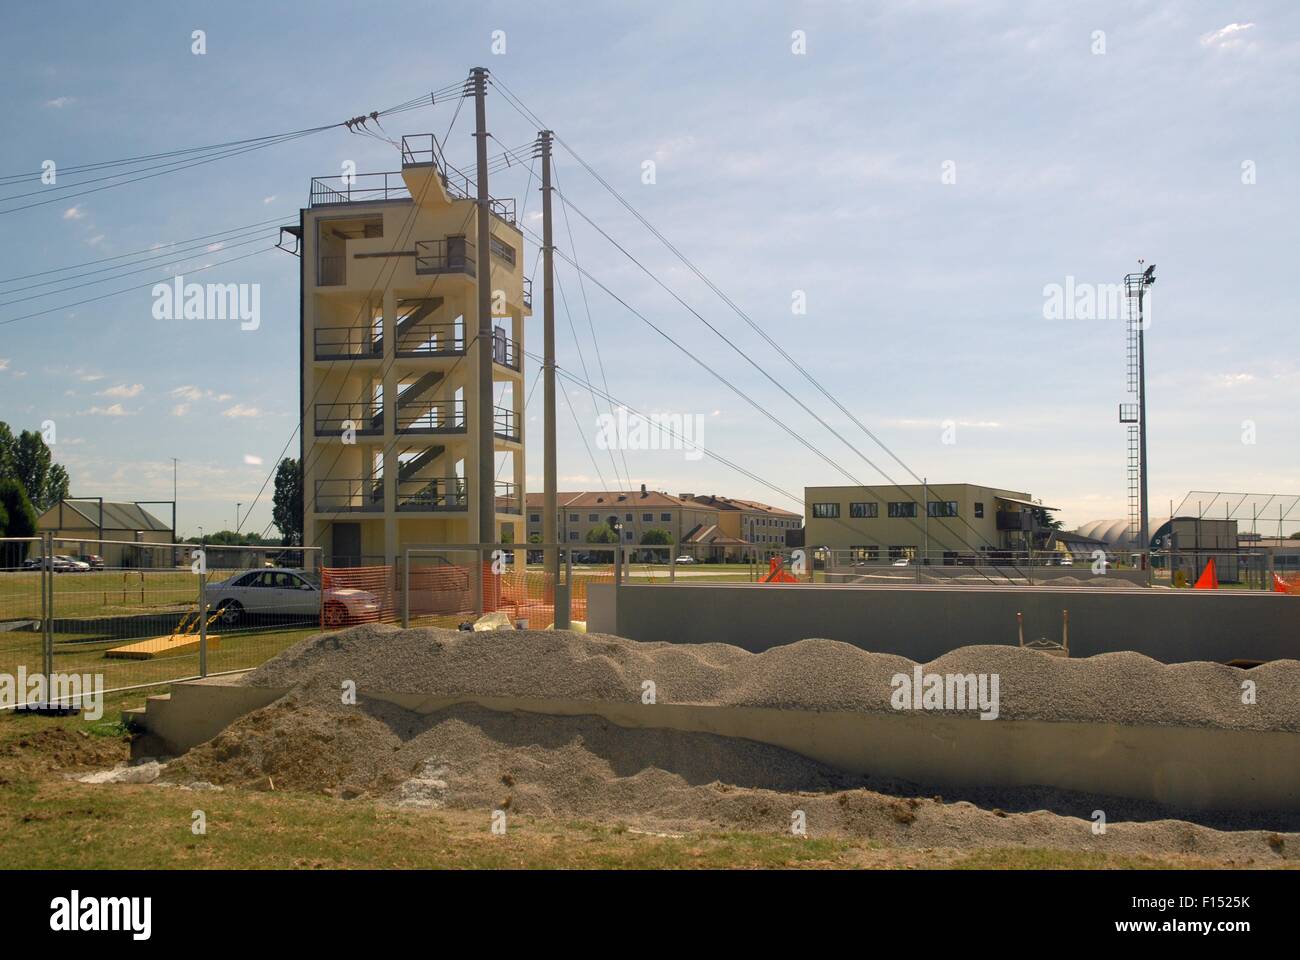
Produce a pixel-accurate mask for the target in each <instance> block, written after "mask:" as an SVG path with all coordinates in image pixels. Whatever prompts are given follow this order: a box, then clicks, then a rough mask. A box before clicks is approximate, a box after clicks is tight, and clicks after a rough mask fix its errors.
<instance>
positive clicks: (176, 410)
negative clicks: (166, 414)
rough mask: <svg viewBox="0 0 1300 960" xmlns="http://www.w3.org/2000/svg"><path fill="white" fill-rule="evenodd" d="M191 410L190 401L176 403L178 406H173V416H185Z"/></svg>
mask: <svg viewBox="0 0 1300 960" xmlns="http://www.w3.org/2000/svg"><path fill="white" fill-rule="evenodd" d="M189 412H190V405H189V404H188V403H178V404H176V406H174V407H172V416H173V417H183V416H185V415H186V414H187V413H189Z"/></svg>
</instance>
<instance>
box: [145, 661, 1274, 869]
mask: <svg viewBox="0 0 1300 960" xmlns="http://www.w3.org/2000/svg"><path fill="white" fill-rule="evenodd" d="M164 778H165V779H167V780H172V781H174V782H178V783H185V782H189V781H193V780H201V781H209V782H212V783H215V784H225V785H234V786H241V787H244V788H250V789H263V790H266V789H275V790H291V791H310V792H320V791H324V792H326V793H328V794H330V795H332V796H335V797H338V798H340V799H343V800H358V799H360V800H366V799H374V800H379V801H382V802H384V803H388V804H392V805H396V806H406V807H417V808H418V807H423V808H439V807H450V808H455V809H463V810H478V811H482V813H483V816H484V823H485V829H486V824H487V822H488V818H489V816H490V814H491V811H494V810H503V811H506V812H507V815H508V816H509V817H514V816H517V815H523V816H535V817H545V818H565V819H567V818H577V819H581V820H584V821H599V822H606V823H617V824H621V825H623V826H626V827H628V828H631V829H638V830H642V831H645V832H660V831H666V832H691V831H700V830H735V829H743V830H750V831H757V832H770V833H783V832H788V831H789V830H790V825H791V818H792V815H793V814H794V813H795V811H799V810H801V811H803V813H804V816H805V817H806V821H807V831H808V834H809V835H810V836H826V835H847V836H855V837H870V838H872V839H873V840H874V841H877V842H879V843H882V844H888V845H896V846H906V847H921V848H933V847H944V848H958V849H974V848H987V847H1014V846H1029V847H1048V848H1053V849H1063V850H1080V851H1103V852H1108V853H1116V854H1148V855H1168V854H1180V855H1188V856H1194V857H1200V858H1205V859H1210V860H1215V861H1219V862H1224V863H1238V864H1247V863H1255V864H1266V863H1275V862H1279V861H1281V860H1283V859H1289V858H1291V857H1294V856H1295V855H1296V852H1297V851H1298V850H1300V834H1277V833H1273V832H1271V831H1272V830H1274V829H1279V828H1284V829H1295V827H1296V826H1297V824H1294V823H1276V822H1270V823H1267V824H1259V823H1252V822H1250V821H1249V819H1248V818H1245V817H1242V816H1232V815H1224V816H1221V817H1218V818H1207V817H1205V816H1204V815H1202V816H1200V817H1199V818H1198V819H1200V820H1201V821H1202V822H1203V823H1213V824H1214V825H1215V826H1216V827H1221V828H1225V829H1215V828H1212V827H1210V826H1204V825H1198V824H1193V823H1188V822H1182V821H1180V820H1174V819H1161V818H1164V817H1168V816H1169V815H1171V814H1174V813H1176V811H1167V810H1161V809H1157V808H1155V807H1152V806H1150V805H1144V804H1137V803H1134V802H1132V801H1123V800H1116V799H1114V798H1110V799H1106V798H1098V797H1091V796H1085V795H1080V794H1067V793H1063V792H1059V791H1052V790H1045V789H1038V790H1033V789H1021V790H1016V791H997V790H980V791H971V792H968V793H966V794H965V795H963V796H961V797H953V796H950V797H948V798H946V799H945V798H942V797H936V796H934V791H933V790H926V789H925V788H924V787H923V786H918V785H915V784H906V783H900V782H896V781H887V780H883V779H873V778H864V777H851V776H849V775H846V774H843V773H841V772H839V771H836V770H834V769H831V768H829V767H826V766H823V765H821V764H818V763H816V762H814V761H811V760H808V759H807V758H804V757H800V756H798V755H795V754H792V753H789V752H788V751H784V750H781V749H779V748H776V747H771V746H768V745H765V744H759V743H753V742H749V741H737V740H732V739H729V738H724V737H718V736H714V735H710V734H702V733H682V732H677V731H669V730H635V729H622V728H619V727H617V726H615V725H612V724H609V723H608V722H606V721H604V720H602V719H600V718H598V717H590V716H589V717H551V716H539V715H535V714H524V713H499V712H495V711H491V710H486V709H484V708H481V707H477V706H473V705H459V706H455V707H452V708H449V709H447V710H443V711H440V712H438V713H435V714H431V715H428V716H421V715H418V714H414V713H409V712H406V711H403V710H401V709H399V708H396V707H394V706H392V705H391V704H386V703H382V702H374V701H364V700H363V701H362V703H361V704H360V706H359V707H344V706H342V705H341V704H339V703H338V697H337V695H336V691H335V690H334V689H333V688H327V687H324V686H317V687H304V688H300V689H298V690H295V691H294V692H292V693H290V694H288V695H287V696H286V697H285V698H283V699H282V700H280V701H277V702H276V703H274V704H272V705H271V706H269V707H267V708H265V709H263V710H260V711H258V712H257V713H255V714H252V715H250V716H249V717H246V718H245V719H243V720H241V721H239V722H238V723H236V724H234V725H233V726H231V727H230V728H229V729H227V730H226V731H225V732H223V733H222V734H220V735H219V736H218V737H216V738H215V739H214V740H212V741H210V742H209V743H207V744H204V745H202V746H200V747H197V748H195V749H194V750H191V751H190V752H189V753H188V754H186V755H185V756H184V757H181V758H179V759H178V760H176V761H174V762H172V763H171V764H169V765H168V767H167V768H166V771H165V773H164ZM1097 809H1102V810H1104V811H1106V814H1107V818H1108V829H1107V831H1106V833H1105V835H1101V836H1099V835H1096V834H1094V833H1093V832H1092V827H1093V823H1092V820H1091V819H1090V818H1091V816H1092V812H1093V811H1094V810H1097ZM1257 826H1267V827H1268V828H1269V830H1267V831H1266V830H1260V829H1241V828H1242V827H1257Z"/></svg>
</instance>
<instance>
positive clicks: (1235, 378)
mask: <svg viewBox="0 0 1300 960" xmlns="http://www.w3.org/2000/svg"><path fill="white" fill-rule="evenodd" d="M1210 379H1211V380H1212V381H1213V383H1214V385H1215V386H1216V387H1222V388H1223V389H1225V390H1231V389H1232V388H1233V387H1240V386H1244V385H1245V384H1247V383H1253V382H1254V380H1255V375H1254V374H1253V373H1219V374H1215V375H1214V376H1213V377H1211V378H1210Z"/></svg>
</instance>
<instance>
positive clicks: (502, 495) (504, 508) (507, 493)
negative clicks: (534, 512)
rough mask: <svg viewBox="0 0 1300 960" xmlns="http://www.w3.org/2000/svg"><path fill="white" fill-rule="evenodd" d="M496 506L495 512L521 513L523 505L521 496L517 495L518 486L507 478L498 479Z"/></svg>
mask: <svg viewBox="0 0 1300 960" xmlns="http://www.w3.org/2000/svg"><path fill="white" fill-rule="evenodd" d="M496 507H497V513H511V514H522V513H523V512H524V505H523V498H522V497H521V496H520V495H519V488H518V487H516V486H515V485H514V484H513V483H511V482H510V481H508V480H498V481H497V485H496Z"/></svg>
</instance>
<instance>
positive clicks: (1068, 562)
mask: <svg viewBox="0 0 1300 960" xmlns="http://www.w3.org/2000/svg"><path fill="white" fill-rule="evenodd" d="M1061 566H1063V567H1072V566H1074V557H1072V556H1070V555H1069V554H1068V553H1067V554H1066V555H1065V556H1063V557H1061Z"/></svg>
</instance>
